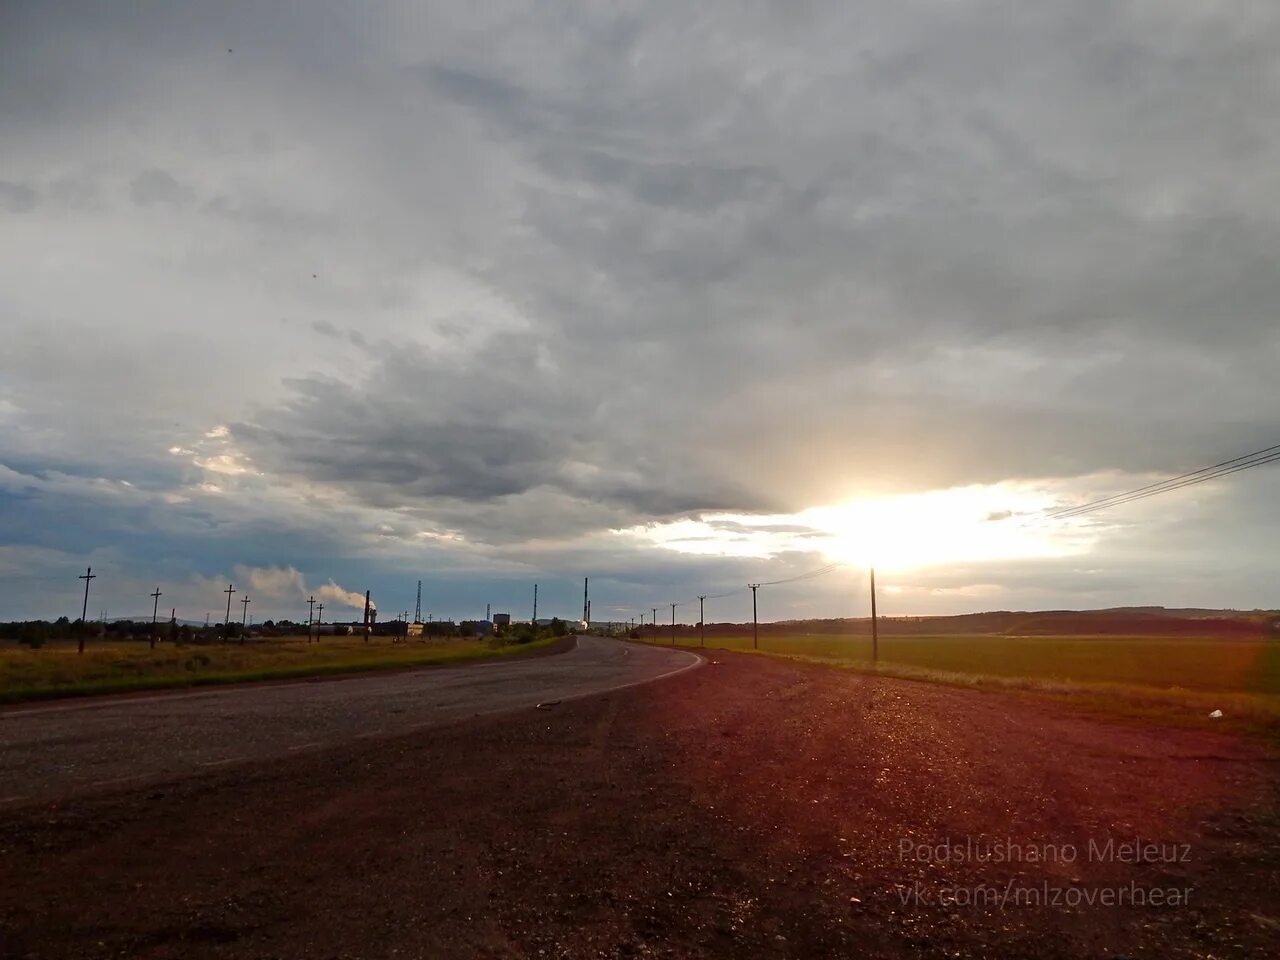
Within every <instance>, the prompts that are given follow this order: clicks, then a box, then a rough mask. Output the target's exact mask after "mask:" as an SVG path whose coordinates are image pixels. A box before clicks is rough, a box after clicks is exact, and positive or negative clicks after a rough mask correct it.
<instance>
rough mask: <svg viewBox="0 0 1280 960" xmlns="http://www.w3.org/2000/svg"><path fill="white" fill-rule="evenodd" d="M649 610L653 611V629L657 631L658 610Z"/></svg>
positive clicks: (651, 608) (654, 608)
mask: <svg viewBox="0 0 1280 960" xmlns="http://www.w3.org/2000/svg"><path fill="white" fill-rule="evenodd" d="M649 609H650V610H652V611H653V629H654V630H657V629H658V608H657V607H650V608H649Z"/></svg>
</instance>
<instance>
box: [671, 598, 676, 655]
mask: <svg viewBox="0 0 1280 960" xmlns="http://www.w3.org/2000/svg"><path fill="white" fill-rule="evenodd" d="M671 645H672V646H673V647H674V646H675V645H676V605H675V604H674V603H673V604H672V605H671Z"/></svg>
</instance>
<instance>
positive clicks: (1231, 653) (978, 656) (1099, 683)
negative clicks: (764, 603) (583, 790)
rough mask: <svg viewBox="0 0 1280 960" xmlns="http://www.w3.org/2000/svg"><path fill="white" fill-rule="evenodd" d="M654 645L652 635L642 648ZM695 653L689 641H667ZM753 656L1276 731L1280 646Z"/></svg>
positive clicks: (1212, 642)
mask: <svg viewBox="0 0 1280 960" xmlns="http://www.w3.org/2000/svg"><path fill="white" fill-rule="evenodd" d="M649 639H650V640H651V642H654V643H662V642H663V640H664V639H665V638H664V637H662V636H661V635H657V636H654V637H651V638H649ZM677 642H678V643H679V644H680V645H682V646H689V647H696V646H697V645H698V637H697V635H696V633H693V634H690V633H688V632H685V633H683V634H682V635H680V636H678V637H677ZM707 646H708V648H712V649H714V648H721V649H731V650H751V649H752V638H751V634H750V633H749V632H744V633H741V634H733V635H729V636H725V635H717V636H715V637H714V639H713V638H711V637H708V640H707ZM760 652H761V653H768V654H773V655H782V656H788V657H793V658H797V659H803V660H810V661H816V662H823V663H830V664H833V665H838V666H844V667H848V668H851V669H856V670H866V671H873V670H874V671H875V672H879V673H885V674H889V675H893V676H901V677H907V678H912V679H921V680H933V681H940V682H946V683H953V684H958V685H964V686H988V687H998V688H1005V689H1024V690H1034V691H1039V692H1046V693H1057V694H1071V695H1083V696H1086V697H1088V696H1092V697H1093V698H1095V699H1098V698H1116V699H1126V700H1129V701H1147V702H1148V703H1150V704H1152V705H1163V706H1166V707H1179V706H1180V707H1185V708H1186V709H1187V710H1189V711H1196V712H1203V713H1207V712H1208V711H1209V710H1213V709H1221V710H1223V711H1224V712H1226V713H1229V714H1233V715H1234V716H1235V717H1237V718H1245V719H1248V720H1253V721H1263V722H1265V723H1268V724H1270V723H1274V722H1280V640H1275V639H1269V640H1268V639H1238V638H1231V639H1221V638H1209V637H1201V638H1197V637H1149V636H1143V637H1127V636H1089V637H1064V636H1058V637H1054V636H1046V637H1040V636H1036V637H1021V636H1008V635H1003V634H965V635H923V636H891V637H882V638H881V640H880V658H879V663H878V664H877V663H873V662H872V656H871V640H870V638H869V637H861V636H837V635H831V634H806V633H794V634H782V635H763V634H762V635H761V637H760Z"/></svg>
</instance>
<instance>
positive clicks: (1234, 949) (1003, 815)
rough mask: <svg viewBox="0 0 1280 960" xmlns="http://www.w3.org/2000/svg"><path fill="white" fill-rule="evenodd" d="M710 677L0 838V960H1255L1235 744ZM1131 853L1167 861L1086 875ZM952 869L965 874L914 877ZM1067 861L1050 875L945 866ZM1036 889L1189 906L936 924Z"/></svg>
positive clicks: (330, 755) (1033, 867)
mask: <svg viewBox="0 0 1280 960" xmlns="http://www.w3.org/2000/svg"><path fill="white" fill-rule="evenodd" d="M715 656H716V657H717V658H718V659H720V661H721V662H720V663H718V664H715V665H710V666H708V667H706V668H704V669H701V670H695V671H692V672H689V673H685V674H683V675H681V676H679V677H676V678H674V679H671V680H667V681H662V682H660V683H657V684H653V685H649V686H645V687H638V688H634V689H631V690H626V691H620V692H616V693H613V694H609V695H606V696H595V697H592V698H589V699H586V700H580V701H573V702H566V703H564V704H562V705H559V706H556V707H553V708H551V709H546V710H530V711H525V712H521V713H515V714H509V715H506V716H503V717H498V718H488V719H484V720H475V721H468V722H466V723H460V724H456V725H454V726H450V727H446V728H442V729H438V730H434V731H431V732H429V733H422V734H416V735H414V736H410V737H399V738H394V739H387V740H381V741H373V740H364V741H361V742H360V743H358V744H352V745H350V746H347V747H342V748H338V749H333V750H329V751H326V752H323V753H320V752H317V753H311V754H306V755H299V756H292V757H290V758H288V759H287V760H284V761H278V762H273V763H270V764H257V765H250V766H244V767H240V768H236V769H224V770H222V771H221V772H219V773H217V774H212V775H208V776H203V777H200V778H194V779H188V780H185V781H182V782H179V783H176V784H172V785H169V786H166V787H163V788H159V789H156V788H152V789H151V790H150V791H149V792H142V793H120V794H116V795H113V796H108V797H100V798H97V799H92V800H83V801H78V802H75V803H72V804H69V805H67V806H64V807H61V808H48V807H43V808H35V809H27V810H25V811H20V812H10V813H7V814H5V815H4V818H3V819H0V870H2V871H3V873H2V875H0V956H3V957H4V958H9V957H41V958H62V957H68V958H70V957H107V956H129V957H157V958H158V957H173V958H177V957H182V958H199V957H263V958H267V957H323V958H340V957H351V958H373V957H392V956H398V957H431V958H435V957H525V956H535V957H536V956H543V957H575V958H576V957H689V956H715V957H743V958H747V957H751V958H755V957H826V956H831V957H845V956H888V957H916V956H925V957H933V956H937V957H944V956H966V957H968V956H972V957H1026V956H1036V957H1056V956H1070V957H1120V956H1132V957H1138V956H1149V957H1269V956H1277V955H1280V905H1278V898H1277V892H1278V891H1280V818H1278V817H1277V810H1280V804H1278V802H1277V801H1278V800H1280V769H1278V765H1277V762H1276V759H1277V758H1276V756H1275V755H1274V754H1270V753H1267V752H1266V751H1265V750H1264V749H1262V748H1261V747H1258V746H1255V745H1250V744H1248V743H1246V742H1243V741H1240V740H1237V739H1234V738H1231V737H1227V736H1222V735H1214V734H1207V733H1199V732H1189V731H1185V730H1167V729H1158V728H1154V727H1142V726H1136V725H1131V724H1121V723H1110V722H1105V721H1100V720H1097V719H1090V718H1085V717H1083V716H1080V715H1076V714H1073V713H1070V712H1065V711H1064V710H1063V708H1062V707H1061V706H1059V705H1056V704H1051V703H1041V702H1035V701H1031V700H1028V699H1024V698H1016V697H1009V696H1004V695H1000V694H992V693H980V692H973V691H967V690H956V689H949V688H946V687H939V686H930V685H926V684H917V683H911V682H906V681H895V680H885V679H868V678H863V677H859V676H857V675H853V674H848V673H844V672H840V671H834V670H827V669H823V668H821V667H809V666H799V665H792V664H788V663H783V662H778V661H773V660H768V659H764V658H753V657H746V656H734V655H730V654H716V655H715ZM1136 837H1137V838H1143V839H1144V840H1145V841H1151V842H1154V843H1156V844H1157V845H1158V846H1157V847H1156V848H1153V849H1149V850H1147V851H1145V852H1146V853H1147V854H1148V855H1153V854H1156V853H1157V852H1158V854H1159V856H1160V857H1161V858H1165V857H1171V858H1172V859H1174V860H1175V861H1180V859H1181V856H1182V853H1183V847H1182V846H1181V845H1183V844H1186V845H1188V853H1189V858H1190V859H1189V860H1188V861H1186V862H1155V863H1144V864H1133V863H1124V862H1119V859H1118V858H1119V855H1120V854H1122V853H1123V852H1124V848H1116V847H1112V848H1107V847H1106V843H1107V841H1108V840H1115V841H1117V842H1118V843H1125V842H1131V841H1132V840H1133V839H1134V838H1136ZM948 841H949V842H950V843H951V844H953V845H957V846H959V847H960V848H961V851H962V852H963V853H964V854H966V855H968V856H969V857H970V859H969V860H968V861H967V862H958V863H957V862H955V858H954V857H953V860H952V862H950V863H943V864H938V863H930V862H926V858H925V855H924V852H923V851H921V850H919V849H918V847H919V845H925V846H935V845H937V844H940V843H946V842H948ZM1091 842H1092V843H1093V845H1094V850H1093V851H1091V849H1090V843H1091ZM904 844H905V845H908V846H910V847H911V849H910V851H909V852H907V851H906V848H905V846H904ZM1064 844H1072V845H1074V847H1075V849H1076V852H1077V859H1076V860H1075V862H1071V863H1064V862H1058V863H1050V864H1035V863H1025V862H1024V863H1015V864H1009V863H992V862H973V859H972V858H973V857H975V856H976V855H978V854H995V853H997V852H1004V853H1007V854H1012V853H1016V854H1021V855H1022V857H1023V859H1026V858H1027V857H1028V856H1030V855H1032V853H1033V852H1035V851H1040V852H1043V853H1045V854H1049V853H1052V852H1054V851H1056V852H1057V853H1058V854H1059V855H1060V856H1065V854H1066V853H1067V852H1068V851H1067V850H1066V849H1064V848H1063V846H1062V845H1064ZM1108 850H1109V852H1108ZM1091 852H1094V853H1096V854H1097V855H1096V856H1095V857H1094V858H1093V860H1092V861H1091V859H1090V854H1091ZM1099 857H1101V859H1099ZM1010 884H1012V886H1010ZM1045 884H1047V885H1048V887H1049V888H1059V889H1064V890H1065V889H1067V888H1069V889H1071V890H1074V891H1075V892H1076V895H1077V896H1084V895H1089V896H1093V897H1095V898H1098V897H1103V896H1106V895H1107V893H1106V892H1107V891H1115V890H1117V889H1121V890H1123V891H1128V893H1127V895H1128V896H1132V895H1133V891H1135V890H1139V891H1150V890H1153V889H1157V888H1159V889H1161V890H1163V889H1165V888H1173V889H1176V890H1185V889H1190V891H1191V892H1190V899H1189V903H1187V904H1186V905H1179V906H1159V907H1155V906H1144V907H1134V906H1131V905H1126V906H1101V905H1094V906H1085V905H1077V906H1074V907H1069V906H1066V905H1057V906H1039V907H1037V906H1028V905H1019V904H1016V903H1014V902H1012V901H1009V902H1007V903H1006V906H1005V907H1004V908H1003V909H1002V908H1000V907H999V906H994V905H988V906H973V905H968V904H941V903H938V902H936V899H937V898H938V897H939V896H942V895H944V894H951V895H952V896H954V897H956V898H965V897H973V896H982V894H980V893H976V892H975V889H976V888H978V887H979V886H984V887H993V888H996V890H997V891H998V892H999V893H1000V894H1002V895H1007V896H1009V897H1013V896H1015V895H1023V894H1017V893H1016V891H1018V890H1020V889H1024V888H1030V889H1034V890H1035V891H1037V892H1038V893H1040V895H1042V896H1043V895H1046V893H1045V886H1044V885H1045ZM917 885H918V886H917ZM1006 890H1008V893H1007V894H1006V893H1005V891H1006ZM1047 895H1048V896H1053V895H1054V894H1053V893H1052V892H1051V890H1050V892H1048V894H1047ZM1112 895H1120V894H1112ZM1060 896H1064V897H1065V896H1069V894H1066V893H1063V894H1060ZM930 899H933V900H934V901H935V902H925V901H927V900H930Z"/></svg>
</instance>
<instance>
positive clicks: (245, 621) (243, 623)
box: [240, 594, 253, 647]
mask: <svg viewBox="0 0 1280 960" xmlns="http://www.w3.org/2000/svg"><path fill="white" fill-rule="evenodd" d="M252 602H253V601H252V600H250V599H249V595H248V594H245V597H244V599H243V600H241V601H240V603H241V604H242V605H243V606H244V612H243V613H241V614H240V646H242V647H243V646H244V635H245V633H246V632H247V630H248V628H249V604H251V603H252Z"/></svg>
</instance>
